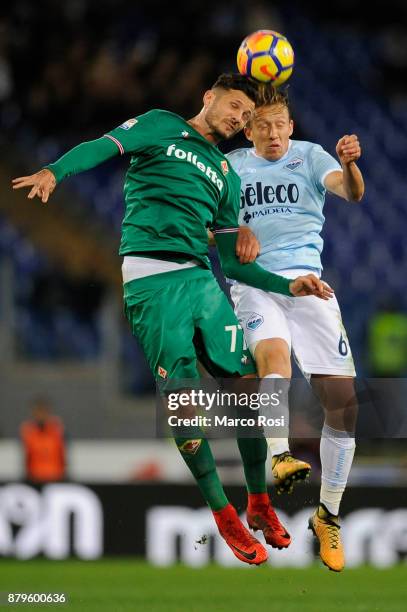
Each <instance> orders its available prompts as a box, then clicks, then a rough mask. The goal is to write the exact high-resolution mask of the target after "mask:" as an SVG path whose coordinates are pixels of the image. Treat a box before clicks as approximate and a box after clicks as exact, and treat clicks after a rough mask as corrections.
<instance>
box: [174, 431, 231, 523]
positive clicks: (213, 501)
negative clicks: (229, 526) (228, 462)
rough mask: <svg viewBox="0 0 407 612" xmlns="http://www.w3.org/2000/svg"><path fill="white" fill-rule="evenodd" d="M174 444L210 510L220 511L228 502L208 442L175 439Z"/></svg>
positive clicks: (203, 440) (204, 440)
mask: <svg viewBox="0 0 407 612" xmlns="http://www.w3.org/2000/svg"><path fill="white" fill-rule="evenodd" d="M175 443H176V445H177V447H178V450H179V452H180V453H181V455H182V458H183V459H184V461H185V463H186V464H187V466H188V467H189V469H190V471H191V473H192V475H193V476H194V478H195V480H196V482H197V485H198V487H199V488H200V490H201V493H202V495H203V496H204V498H205V501H206V502H207V504H208V505H209V507H210V508H211V510H214V511H216V510H222V508H224V507H225V506H226V505H227V504H228V503H229V501H228V498H227V497H226V495H225V492H224V490H223V487H222V483H221V482H220V480H219V476H218V473H217V471H216V465H215V460H214V458H213V455H212V451H211V448H210V446H209V443H208V440H207V439H206V438H200V439H194V440H191V439H187V438H175Z"/></svg>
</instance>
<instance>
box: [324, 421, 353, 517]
mask: <svg viewBox="0 0 407 612" xmlns="http://www.w3.org/2000/svg"><path fill="white" fill-rule="evenodd" d="M354 454H355V438H354V436H353V435H352V434H349V432H347V431H339V430H338V429H333V428H332V427H329V425H326V424H325V425H324V427H323V429H322V436H321V445H320V456H321V466H322V474H321V493H320V501H321V504H323V505H324V506H325V507H326V509H327V510H328V511H329V512H330V513H331V514H333V515H335V516H337V515H338V514H339V505H340V503H341V499H342V495H343V492H344V490H345V487H346V482H347V480H348V476H349V472H350V469H351V466H352V461H353V455H354Z"/></svg>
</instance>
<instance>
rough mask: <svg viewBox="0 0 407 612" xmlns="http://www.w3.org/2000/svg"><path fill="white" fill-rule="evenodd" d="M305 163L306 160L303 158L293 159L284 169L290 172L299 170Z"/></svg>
mask: <svg viewBox="0 0 407 612" xmlns="http://www.w3.org/2000/svg"><path fill="white" fill-rule="evenodd" d="M303 163H304V160H303V159H301V157H296V158H295V159H292V160H291V161H290V162H288V164H286V165H285V166H284V168H288V169H289V170H292V171H294V170H297V168H299V167H300V166H302V164H303Z"/></svg>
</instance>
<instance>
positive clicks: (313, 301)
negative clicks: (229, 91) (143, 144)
mask: <svg viewBox="0 0 407 612" xmlns="http://www.w3.org/2000/svg"><path fill="white" fill-rule="evenodd" d="M293 127H294V125H293V121H292V117H291V113H290V108H289V104H288V99H287V96H286V94H282V93H279V92H274V94H273V97H271V98H270V99H269V100H268V103H267V105H265V106H263V107H261V108H259V109H257V110H256V112H255V115H254V117H253V119H252V120H251V122H250V124H249V125H248V126H247V127H246V129H245V133H246V136H247V138H248V139H249V140H251V141H252V142H253V144H254V147H253V148H244V149H238V150H236V151H233V152H232V153H230V154H229V155H228V157H229V160H230V162H231V164H232V165H233V167H234V169H235V170H236V172H237V173H238V174H239V176H240V178H241V182H242V184H241V210H240V218H239V221H240V225H241V226H245V227H246V228H249V229H243V228H241V243H240V245H239V244H238V251H237V252H238V253H240V256H241V258H244V256H246V257H247V256H248V252H249V251H250V249H251V250H253V245H255V244H256V241H255V238H254V236H255V237H256V238H257V241H258V243H259V244H260V253H259V257H258V262H259V263H260V264H261V265H262V266H263V267H264V268H266V269H267V270H269V271H270V272H278V273H279V274H281V275H282V276H286V277H288V278H295V277H296V276H298V275H304V274H309V273H313V274H316V275H318V276H321V272H322V264H321V252H322V247H323V240H322V238H321V236H320V233H321V230H322V227H323V223H324V215H323V207H324V202H325V194H326V192H327V191H329V192H331V193H333V194H336V195H337V196H339V197H341V198H343V199H344V200H347V201H348V202H359V201H360V200H361V199H362V196H363V193H364V183H363V178H362V175H361V172H360V170H359V168H358V167H357V165H356V161H357V160H358V159H359V157H360V155H361V149H360V145H359V142H358V138H357V136H356V135H351V136H343V137H342V138H341V139H340V140H339V141H338V143H337V145H336V153H337V156H338V159H339V163H338V161H337V160H336V159H334V158H333V157H332V156H331V155H330V154H329V153H327V152H326V151H324V149H323V148H322V147H321V146H319V145H317V144H314V143H311V142H303V141H297V140H292V139H291V135H292V133H293ZM250 230H251V231H250ZM251 232H253V234H254V236H253V234H252V233H251ZM231 295H232V299H233V301H234V304H235V310H236V314H237V316H238V318H239V320H240V322H241V324H242V327H243V329H244V332H245V336H246V341H247V344H248V345H249V348H250V350H251V353H252V354H253V356H254V358H255V360H256V364H257V371H258V374H259V376H260V377H261V378H286V379H289V378H291V360H290V354H291V352H293V353H294V356H295V358H296V361H297V363H298V364H299V367H300V368H301V370H302V372H303V373H304V375H306V376H307V377H309V378H310V380H311V384H312V385H313V387H314V389H315V390H316V392H317V393H318V395H319V397H320V399H321V403H322V404H323V406H324V410H325V423H324V427H323V430H322V436H321V446H320V455H321V464H322V484H321V494H320V505H319V507H318V508H317V510H316V512H315V514H314V515H313V516H312V517H311V519H310V523H309V526H310V528H311V529H312V530H313V532H314V534H315V535H316V537H317V538H318V540H319V542H320V555H321V558H322V560H323V562H324V563H325V564H326V565H327V566H328V567H329V568H330V569H332V570H334V571H341V570H342V569H343V567H344V553H343V547H342V543H341V539H340V532H339V520H338V514H339V505H340V501H341V498H342V494H343V491H344V489H345V486H346V482H347V478H348V475H349V472H350V468H351V464H352V460H353V455H354V451H355V441H354V429H355V420H356V411H357V407H356V406H355V405H354V401H353V399H352V398H353V397H354V389H353V377H354V376H355V375H356V374H355V368H354V364H353V359H352V353H351V349H350V346H349V342H348V338H347V335H346V331H345V329H344V326H343V324H342V318H341V313H340V309H339V305H338V302H337V300H336V298H335V297H334V298H333V299H331V300H329V301H322V300H318V299H317V298H315V297H313V296H310V297H304V298H300V299H296V300H294V299H292V298H290V297H285V296H280V295H276V294H271V293H266V292H264V291H261V290H259V289H254V288H252V287H249V286H247V285H244V284H241V283H236V284H234V285H233V286H232V288H231ZM286 401H287V402H288V387H287V398H286ZM268 443H269V447H270V450H271V454H272V470H273V475H274V477H275V478H276V481H277V484H278V486H279V487H280V490H284V488H285V487H286V489H287V490H291V489H292V485H293V482H294V479H296V478H301V477H305V476H306V475H307V474H308V473H309V469H310V466H309V465H308V464H306V463H305V462H302V461H299V460H297V459H295V458H294V457H292V455H291V453H290V450H289V445H288V440H287V439H282V438H278V439H277V438H269V439H268Z"/></svg>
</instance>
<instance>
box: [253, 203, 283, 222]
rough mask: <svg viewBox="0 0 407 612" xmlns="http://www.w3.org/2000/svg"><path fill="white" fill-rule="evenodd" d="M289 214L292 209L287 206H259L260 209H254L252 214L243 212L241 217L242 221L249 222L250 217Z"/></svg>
mask: <svg viewBox="0 0 407 612" xmlns="http://www.w3.org/2000/svg"><path fill="white" fill-rule="evenodd" d="M278 214H283V215H291V214H292V210H291V208H289V207H288V206H276V207H274V208H271V207H270V208H261V209H260V210H255V211H253V212H252V214H250V213H248V212H247V211H246V212H245V215H244V217H243V221H245V222H246V223H249V221H250V219H258V218H259V217H268V216H269V215H278Z"/></svg>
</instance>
